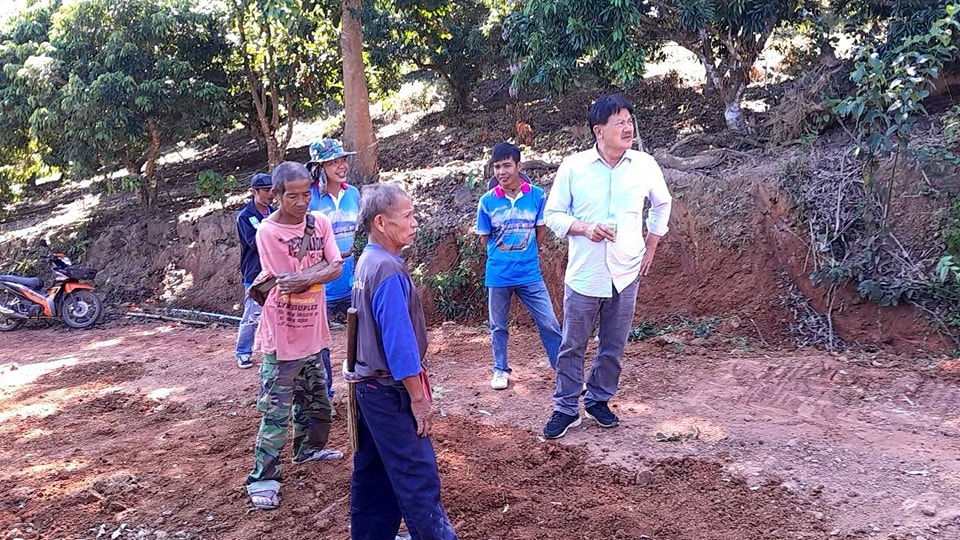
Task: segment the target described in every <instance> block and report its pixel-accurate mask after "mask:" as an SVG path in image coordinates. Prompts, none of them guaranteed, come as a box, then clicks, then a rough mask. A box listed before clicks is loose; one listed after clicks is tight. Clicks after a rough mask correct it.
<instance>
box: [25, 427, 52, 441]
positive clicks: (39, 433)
mask: <svg viewBox="0 0 960 540" xmlns="http://www.w3.org/2000/svg"><path fill="white" fill-rule="evenodd" d="M48 435H53V432H52V431H50V430H49V429H43V428H36V429H31V430H30V431H24V432H22V433H20V434H18V435H17V439H19V440H20V441H21V442H23V441H29V440H32V439H39V438H40V437H46V436H48Z"/></svg>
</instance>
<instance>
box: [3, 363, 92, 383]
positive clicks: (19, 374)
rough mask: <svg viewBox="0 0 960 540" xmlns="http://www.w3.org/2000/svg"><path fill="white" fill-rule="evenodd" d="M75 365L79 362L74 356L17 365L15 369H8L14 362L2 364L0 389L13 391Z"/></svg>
mask: <svg viewBox="0 0 960 540" xmlns="http://www.w3.org/2000/svg"><path fill="white" fill-rule="evenodd" d="M77 363H79V361H78V360H77V357H76V356H65V357H63V358H58V359H55V360H49V361H47V362H39V363H36V364H26V365H18V366H17V368H16V369H10V367H12V365H13V364H15V362H11V363H10V364H3V366H0V368H3V369H0V374H3V377H2V378H0V389H4V390H6V389H14V388H17V387H20V386H23V385H25V384H30V383H32V382H33V381H35V380H37V379H38V378H39V377H41V376H43V375H46V374H47V373H50V372H52V371H55V370H57V369H60V368H63V367H67V366H74V365H77ZM7 366H10V367H7Z"/></svg>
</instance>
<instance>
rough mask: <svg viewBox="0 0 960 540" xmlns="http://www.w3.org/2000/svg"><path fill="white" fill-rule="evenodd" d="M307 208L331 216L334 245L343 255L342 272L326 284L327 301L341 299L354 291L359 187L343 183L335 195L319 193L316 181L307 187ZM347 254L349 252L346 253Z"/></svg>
mask: <svg viewBox="0 0 960 540" xmlns="http://www.w3.org/2000/svg"><path fill="white" fill-rule="evenodd" d="M310 193H311V196H310V207H309V209H310V211H314V212H321V213H323V214H325V215H326V216H327V217H328V218H330V223H331V224H332V225H333V235H334V237H335V238H336V239H337V247H338V248H340V255H341V256H342V257H343V273H342V274H340V277H338V278H337V279H335V280H334V281H331V282H330V283H327V284H326V287H325V289H324V290H325V291H326V297H327V301H328V302H329V301H331V300H340V299H342V298H346V297H348V296H350V294H351V293H352V291H353V266H354V264H356V260H357V258H356V257H355V256H354V254H353V253H352V252H351V250H352V249H353V237H354V235H355V234H356V232H357V218H358V217H359V216H360V190H359V189H357V188H355V187H353V186H351V185H348V184H344V185H343V189H341V190H340V193H339V194H338V196H337V197H336V198H334V197H332V196H330V194H329V193H324V194H323V195H320V189H319V186H317V184H316V183H314V185H313V186H312V187H311V188H310ZM348 254H349V256H348Z"/></svg>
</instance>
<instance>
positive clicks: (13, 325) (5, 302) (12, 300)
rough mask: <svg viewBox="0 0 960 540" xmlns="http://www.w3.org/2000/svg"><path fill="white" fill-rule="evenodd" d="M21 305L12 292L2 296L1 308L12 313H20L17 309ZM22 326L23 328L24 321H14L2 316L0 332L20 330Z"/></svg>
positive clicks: (0, 300) (0, 295)
mask: <svg viewBox="0 0 960 540" xmlns="http://www.w3.org/2000/svg"><path fill="white" fill-rule="evenodd" d="M19 304H20V300H19V299H18V298H17V297H16V296H14V295H13V294H12V293H11V292H10V291H3V293H2V294H0V306H3V307H5V308H7V309H9V310H10V311H14V312H17V311H19V310H18V309H17V307H18V306H19ZM21 326H23V319H14V318H9V317H4V316H2V315H0V332H10V331H13V330H16V329H17V328H20V327H21Z"/></svg>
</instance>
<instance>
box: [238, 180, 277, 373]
mask: <svg viewBox="0 0 960 540" xmlns="http://www.w3.org/2000/svg"><path fill="white" fill-rule="evenodd" d="M250 193H251V195H252V196H251V197H250V202H248V203H247V205H246V206H244V207H243V210H240V213H238V214H237V236H239V237H240V274H241V275H242V276H243V293H244V294H243V316H242V317H241V319H240V331H239V332H238V333H237V348H236V353H237V367H238V368H240V369H246V368H251V367H253V359H252V358H251V357H250V356H251V353H252V351H253V338H254V336H255V335H256V333H257V324H258V323H259V322H260V306H259V305H258V304H257V303H256V302H254V301H253V299H252V298H250V297H249V296H247V294H246V293H247V289H249V288H250V284H251V283H253V280H254V279H256V277H257V274H259V273H260V255H259V253H257V242H256V236H257V228H258V227H259V226H260V222H261V221H263V220H264V219H265V218H266V217H267V216H269V215H270V213H271V212H273V210H274V209H273V206H271V204H272V203H273V181H272V180H271V179H270V175H269V174H267V173H265V172H257V173H255V174H254V175H253V177H252V178H251V179H250Z"/></svg>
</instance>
